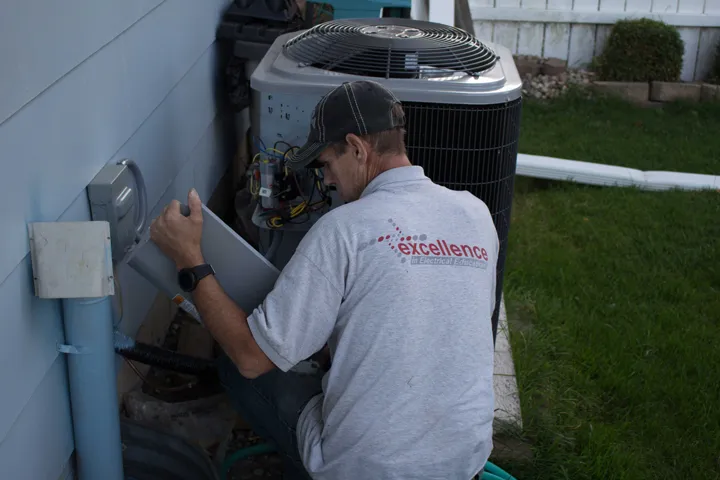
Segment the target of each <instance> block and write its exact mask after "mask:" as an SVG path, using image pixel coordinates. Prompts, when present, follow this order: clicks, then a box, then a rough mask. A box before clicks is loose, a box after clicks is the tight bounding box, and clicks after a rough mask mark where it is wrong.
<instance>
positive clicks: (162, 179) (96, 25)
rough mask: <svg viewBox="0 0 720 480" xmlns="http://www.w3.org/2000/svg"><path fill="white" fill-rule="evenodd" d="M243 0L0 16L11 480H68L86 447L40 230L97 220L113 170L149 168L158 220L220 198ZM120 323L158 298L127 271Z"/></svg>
mask: <svg viewBox="0 0 720 480" xmlns="http://www.w3.org/2000/svg"><path fill="white" fill-rule="evenodd" d="M229 3H230V0H205V1H203V2H198V1H196V0H126V1H124V2H120V3H118V2H111V1H109V0H67V1H65V2H52V1H50V0H9V1H7V2H3V5H2V6H1V7H0V10H1V11H0V64H2V65H3V66H4V68H2V69H1V70H0V86H1V87H2V88H1V89H0V91H2V92H3V94H2V95H0V161H1V162H2V167H3V175H1V176H0V204H2V205H3V206H2V210H0V212H1V213H0V214H1V215H2V216H1V217H0V218H1V219H2V226H3V234H2V237H1V240H0V243H1V248H0V307H2V312H3V313H2V315H1V316H0V317H1V318H2V321H1V322H0V382H2V384H3V385H4V386H5V387H4V388H3V394H2V395H1V396H0V407H1V408H0V477H2V478H13V479H18V480H22V479H29V480H41V479H53V480H54V479H57V478H62V477H63V476H64V475H65V474H66V472H67V471H68V468H67V466H68V461H69V459H70V457H71V455H72V452H73V441H72V428H71V421H70V405H69V394H68V392H67V372H66V369H67V367H66V362H65V359H64V357H63V356H62V355H59V354H58V353H57V348H56V345H57V344H58V343H62V342H63V337H64V335H63V329H62V318H61V307H60V302H59V301H51V300H41V299H38V298H36V297H35V296H34V291H33V284H32V270H31V264H30V261H29V256H28V252H29V245H28V240H27V223H28V222H35V221H56V220H59V221H83V220H89V219H90V213H89V206H88V201H87V197H86V193H85V187H86V185H87V183H88V182H89V181H90V180H91V179H92V178H93V177H94V176H95V175H96V174H97V172H98V171H99V170H100V169H101V168H102V166H103V165H105V164H106V163H108V162H115V161H117V160H120V159H122V158H132V159H133V160H135V161H136V162H137V163H138V164H139V166H140V168H141V169H142V171H143V175H144V177H145V182H146V186H147V193H148V207H149V210H150V211H151V214H152V215H155V214H157V213H158V212H159V210H160V209H161V208H162V207H163V206H164V205H165V204H166V203H168V202H169V201H170V200H171V199H173V198H178V199H184V198H186V195H187V191H188V190H189V189H190V188H191V187H195V188H197V189H198V191H199V192H200V195H201V198H203V199H204V200H207V199H208V198H209V197H210V194H211V193H212V192H213V190H214V189H215V186H216V185H217V184H218V182H219V180H220V178H221V177H222V175H223V174H224V173H225V171H226V170H227V167H228V166H229V161H230V159H231V158H232V153H233V138H232V137H233V132H234V115H233V114H232V113H231V112H229V111H228V110H227V108H225V107H224V106H223V103H224V102H223V99H222V91H221V88H220V87H219V85H220V83H221V82H222V79H221V78H220V73H219V72H220V71H221V68H220V64H221V62H222V58H223V57H222V53H221V51H220V48H219V45H218V44H217V43H216V42H215V30H216V26H217V23H218V21H219V19H220V16H221V15H222V12H223V11H224V10H225V8H227V6H228V5H229ZM117 276H118V278H119V281H120V285H121V290H122V300H123V319H122V322H121V324H120V325H119V328H120V329H121V330H123V331H125V332H126V333H131V334H132V333H134V332H135V331H136V330H137V328H138V326H139V324H140V322H141V321H142V320H143V318H144V316H145V314H146V313H147V311H148V309H149V307H150V305H151V303H152V301H153V299H154V298H155V296H156V294H157V291H156V290H155V288H154V287H152V286H151V285H150V284H148V283H147V282H146V281H145V280H144V279H143V278H142V277H140V276H139V275H137V274H136V273H135V272H134V271H132V270H131V269H129V268H127V267H125V266H120V267H119V268H118V271H117Z"/></svg>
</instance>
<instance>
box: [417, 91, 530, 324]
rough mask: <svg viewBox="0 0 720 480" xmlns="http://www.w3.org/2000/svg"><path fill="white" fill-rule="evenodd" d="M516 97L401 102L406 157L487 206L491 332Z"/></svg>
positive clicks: (504, 238) (514, 144)
mask: <svg viewBox="0 0 720 480" xmlns="http://www.w3.org/2000/svg"><path fill="white" fill-rule="evenodd" d="M521 102H522V99H520V98H518V99H517V100H512V101H510V102H505V103H501V104H496V105H452V104H436V103H418V102H403V109H404V110H405V114H406V117H407V125H406V130H407V138H406V142H407V150H408V157H409V158H410V161H411V162H412V163H414V164H415V165H419V166H421V167H423V169H424V171H425V174H426V175H427V176H428V177H430V179H432V180H433V181H434V182H435V183H438V184H440V185H443V186H445V187H447V188H450V189H453V190H467V191H469V192H470V193H472V194H473V195H475V196H476V197H478V198H479V199H481V200H482V201H483V202H485V204H486V205H487V206H488V208H489V209H490V213H491V214H492V218H493V222H494V223H495V228H496V230H497V234H498V239H499V241H500V252H499V256H498V262H497V278H496V290H495V300H496V303H495V311H494V312H493V315H492V325H493V334H495V332H496V331H497V325H498V319H499V316H498V315H499V312H500V299H501V296H502V286H503V278H504V271H505V257H506V255H507V244H508V233H509V228H510V213H511V207H512V197H513V186H514V181H515V169H516V166H517V153H518V139H519V136H520V115H521V110H522V103H521Z"/></svg>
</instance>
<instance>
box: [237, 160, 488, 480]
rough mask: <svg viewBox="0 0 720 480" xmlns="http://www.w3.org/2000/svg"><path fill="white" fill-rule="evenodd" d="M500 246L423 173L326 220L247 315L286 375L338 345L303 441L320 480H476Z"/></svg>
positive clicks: (392, 179)
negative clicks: (316, 354)
mask: <svg viewBox="0 0 720 480" xmlns="http://www.w3.org/2000/svg"><path fill="white" fill-rule="evenodd" d="M498 248H499V243H498V237H497V232H496V230H495V227H494V225H493V222H492V218H491V216H490V212H489V211H488V208H487V206H486V205H485V204H484V203H483V202H481V201H480V200H478V199H477V198H476V197H474V196H473V195H471V194H470V193H468V192H458V191H452V190H450V189H447V188H445V187H442V186H439V185H437V184H435V183H433V182H431V181H430V179H428V178H427V177H426V176H425V174H424V172H423V170H422V168H421V167H418V166H410V167H401V168H395V169H391V170H389V171H386V172H384V173H382V174H381V175H379V176H378V177H376V178H375V179H374V180H373V181H372V182H371V183H370V184H369V185H368V186H367V188H366V189H365V191H364V192H363V194H362V196H361V198H360V199H359V200H357V201H355V202H351V203H348V204H346V205H343V206H340V207H338V208H336V209H334V210H332V211H331V212H329V213H328V214H326V215H324V216H323V217H322V218H321V219H320V220H319V221H318V222H317V223H316V224H315V225H314V226H313V227H312V228H311V229H310V231H309V232H308V233H307V235H306V236H305V237H304V238H303V240H302V242H301V243H300V245H299V246H298V248H297V251H296V253H295V255H294V256H293V257H292V259H291V260H290V262H289V263H288V265H287V266H286V267H285V268H284V269H283V271H282V274H281V275H280V277H279V279H278V281H277V283H276V285H275V288H274V289H273V291H272V292H271V293H270V294H269V295H268V297H267V298H266V300H265V301H264V302H263V304H262V305H261V306H259V307H258V308H257V309H255V311H254V312H253V313H252V315H250V317H249V318H248V323H249V325H250V329H251V331H252V334H253V336H254V337H255V339H256V341H257V342H258V344H259V346H260V347H261V348H262V349H263V351H264V352H265V353H266V354H267V356H268V357H269V358H270V360H272V361H273V362H274V363H275V364H276V365H277V366H278V367H279V368H280V369H281V370H283V371H287V370H289V369H291V368H292V367H293V366H294V365H296V364H297V363H298V362H300V361H301V360H303V359H306V358H308V357H309V356H311V355H312V354H313V353H315V352H317V351H318V350H320V349H321V348H322V347H323V346H324V345H325V343H328V344H329V347H330V353H331V356H332V367H331V369H330V371H329V372H328V373H327V374H326V375H325V377H324V378H323V394H322V395H318V396H317V397H315V398H313V399H312V400H311V401H310V402H309V403H308V405H307V406H306V407H305V408H304V410H303V412H302V415H301V416H300V420H299V422H298V426H297V429H298V433H297V435H298V442H299V445H300V454H301V456H302V458H303V463H304V464H305V467H306V468H307V470H308V471H309V472H310V474H311V475H312V477H313V478H314V479H322V480H325V479H328V480H330V479H333V480H338V479H339V480H346V479H352V480H395V479H398V480H399V479H403V480H407V479H427V480H430V479H437V480H449V479H450V480H455V479H457V480H469V479H470V478H471V477H472V476H473V475H474V474H475V473H477V472H478V471H479V470H480V469H481V468H482V467H483V466H484V465H485V462H486V461H487V459H488V457H489V455H490V451H491V449H492V420H493V405H494V398H493V341H492V327H491V321H490V317H491V315H492V311H493V308H494V303H495V302H494V299H495V270H496V263H497V255H498Z"/></svg>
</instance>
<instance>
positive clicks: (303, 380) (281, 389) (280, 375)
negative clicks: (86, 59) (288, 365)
mask: <svg viewBox="0 0 720 480" xmlns="http://www.w3.org/2000/svg"><path fill="white" fill-rule="evenodd" d="M322 374H323V372H322V371H320V372H319V373H318V374H315V375H311V374H300V373H295V372H287V373H284V372H282V371H280V370H278V369H273V370H271V371H270V372H268V373H266V374H264V375H261V376H259V377H258V378H256V379H254V380H249V379H247V378H245V377H243V376H242V375H240V372H238V369H237V367H235V365H234V364H233V363H232V361H230V359H229V358H228V357H227V356H226V355H225V354H221V355H220V358H219V359H218V375H219V377H220V382H221V383H222V385H223V386H224V387H225V390H226V391H227V393H228V395H229V396H230V400H231V402H232V404H233V406H234V407H235V409H236V410H237V411H238V412H239V413H240V415H241V416H242V418H243V420H245V422H247V423H248V424H249V425H250V426H251V427H252V429H253V430H254V431H255V433H256V434H257V435H259V436H260V437H262V438H264V439H265V440H266V441H270V442H273V443H274V444H275V445H276V446H277V449H278V452H279V453H280V455H282V456H283V460H284V462H285V473H284V477H283V480H311V478H312V477H310V475H309V474H308V473H307V470H305V467H304V466H303V463H302V460H301V459H300V451H299V450H298V443H297V435H296V427H297V422H298V419H299V418H300V413H301V412H302V410H303V408H305V405H307V403H308V402H309V401H310V400H311V399H312V398H313V397H314V396H315V395H318V394H320V393H322V385H321V382H322ZM483 472H484V469H483V470H480V472H479V473H478V474H477V476H475V477H473V479H472V480H474V479H475V478H477V479H481V478H482V476H483Z"/></svg>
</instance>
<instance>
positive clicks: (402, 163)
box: [376, 155, 412, 176]
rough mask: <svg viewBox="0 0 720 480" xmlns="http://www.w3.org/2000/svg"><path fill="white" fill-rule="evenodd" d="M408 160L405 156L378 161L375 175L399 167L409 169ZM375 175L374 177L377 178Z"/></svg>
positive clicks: (394, 156)
mask: <svg viewBox="0 0 720 480" xmlns="http://www.w3.org/2000/svg"><path fill="white" fill-rule="evenodd" d="M411 165H412V164H411V163H410V159H409V158H408V157H407V155H393V156H388V157H384V158H381V159H379V161H378V171H377V175H380V174H381V173H383V172H387V171H388V170H392V169H393V168H399V167H410V166H411ZM377 175H376V176H377Z"/></svg>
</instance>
